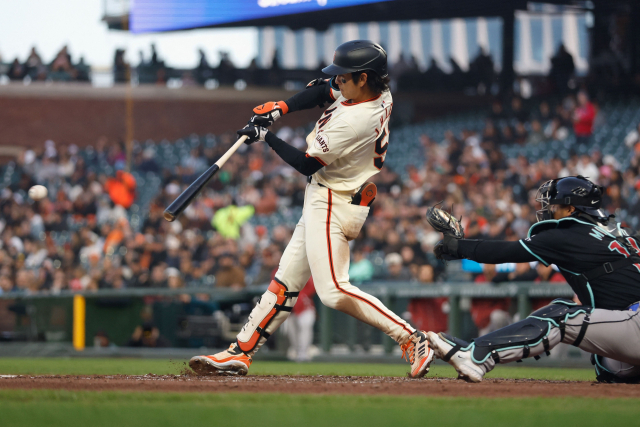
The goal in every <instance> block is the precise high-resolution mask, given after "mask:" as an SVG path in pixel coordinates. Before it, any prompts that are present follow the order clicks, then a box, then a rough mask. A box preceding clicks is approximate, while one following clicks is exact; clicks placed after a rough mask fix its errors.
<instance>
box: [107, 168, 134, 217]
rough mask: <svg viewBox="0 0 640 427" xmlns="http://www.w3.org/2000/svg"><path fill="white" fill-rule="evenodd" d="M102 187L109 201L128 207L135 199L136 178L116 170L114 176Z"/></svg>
mask: <svg viewBox="0 0 640 427" xmlns="http://www.w3.org/2000/svg"><path fill="white" fill-rule="evenodd" d="M104 188H105V190H106V191H107V193H109V197H111V201H112V202H113V203H114V204H115V205H119V206H122V207H123V208H125V209H129V208H130V207H131V205H132V204H133V202H134V200H135V199H136V179H135V178H134V177H133V175H131V174H130V173H128V172H124V171H121V170H119V171H116V176H115V177H114V178H109V179H108V180H107V182H106V183H105V185H104Z"/></svg>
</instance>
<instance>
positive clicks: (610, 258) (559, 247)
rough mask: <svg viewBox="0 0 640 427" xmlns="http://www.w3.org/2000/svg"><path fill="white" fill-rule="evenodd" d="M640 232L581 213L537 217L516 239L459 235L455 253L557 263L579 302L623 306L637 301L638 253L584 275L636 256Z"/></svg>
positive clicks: (479, 258) (639, 289)
mask: <svg viewBox="0 0 640 427" xmlns="http://www.w3.org/2000/svg"><path fill="white" fill-rule="evenodd" d="M639 243H640V236H638V235H636V234H635V233H634V232H633V231H631V230H628V229H623V228H621V227H620V226H619V224H617V223H616V222H614V221H610V222H609V224H607V225H606V226H605V225H602V224H595V223H592V222H589V221H586V220H584V219H581V218H574V217H568V218H563V219H560V220H549V221H541V222H538V223H536V224H534V225H533V226H532V227H531V229H530V230H529V234H528V236H527V238H526V239H523V240H520V241H517V242H507V241H495V240H493V241H492V240H464V239H463V240H460V241H459V245H458V253H459V254H460V255H461V256H462V257H464V258H468V259H472V260H474V261H477V262H482V263H488V264H500V263H505V262H531V261H539V262H541V263H543V264H544V265H551V264H555V265H556V266H557V267H558V268H559V269H560V272H561V273H562V275H563V276H564V277H565V279H566V280H567V283H568V284H569V285H570V286H571V288H572V289H573V291H574V292H575V293H576V294H577V295H578V298H580V301H581V302H582V304H583V305H587V306H591V307H594V308H603V309H607V310H624V309H626V308H627V307H628V306H629V305H631V304H633V303H634V302H636V301H640V258H638V261H639V262H638V264H628V265H626V266H624V267H622V268H615V269H614V271H612V272H611V273H608V274H602V275H600V276H599V277H597V278H595V279H593V280H587V279H586V278H585V277H584V276H583V275H584V274H587V275H589V274H588V273H590V272H592V271H594V269H598V268H602V267H603V265H604V264H606V263H609V264H611V263H615V262H617V261H620V260H623V259H625V258H629V257H633V258H634V259H635V258H636V257H638V255H637V252H638V249H639V246H638V244H639Z"/></svg>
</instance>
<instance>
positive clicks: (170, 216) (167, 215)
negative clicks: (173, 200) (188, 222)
mask: <svg viewBox="0 0 640 427" xmlns="http://www.w3.org/2000/svg"><path fill="white" fill-rule="evenodd" d="M164 219H166V220H167V221H169V222H173V221H175V219H176V216H175V215H174V214H172V213H171V212H168V211H164Z"/></svg>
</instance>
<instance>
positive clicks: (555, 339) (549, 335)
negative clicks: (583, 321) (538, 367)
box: [472, 299, 592, 363]
mask: <svg viewBox="0 0 640 427" xmlns="http://www.w3.org/2000/svg"><path fill="white" fill-rule="evenodd" d="M591 310H592V309H591V308H590V307H584V306H580V305H577V304H576V303H574V302H573V301H570V300H564V299H557V300H554V301H553V302H552V303H551V304H550V305H548V306H545V307H542V308H540V309H539V310H536V311H534V312H533V313H531V315H529V317H527V318H526V319H524V320H521V321H520V322H516V323H514V324H512V325H509V326H507V327H504V328H502V329H498V330H497V331H494V332H491V333H490V334H487V335H484V336H481V337H479V338H476V339H475V340H474V342H473V344H472V345H473V359H474V361H475V362H476V363H484V362H485V361H487V359H489V357H491V358H492V359H493V361H494V362H495V363H507V362H512V361H517V360H520V359H524V358H527V357H535V358H536V359H539V358H540V357H539V355H540V354H542V353H543V352H545V353H547V354H549V350H551V348H553V347H555V346H556V345H558V344H559V343H560V342H562V341H563V339H564V333H565V325H566V322H567V320H568V319H571V318H573V317H575V316H577V315H579V314H586V315H588V314H589V313H590V312H591ZM584 329H585V330H586V328H584ZM581 335H582V336H584V333H581ZM578 340H582V338H581V337H578V339H577V340H576V342H577V341H578ZM576 342H574V343H573V345H577V344H579V342H578V343H577V344H576Z"/></svg>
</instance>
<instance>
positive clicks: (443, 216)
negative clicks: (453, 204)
mask: <svg viewBox="0 0 640 427" xmlns="http://www.w3.org/2000/svg"><path fill="white" fill-rule="evenodd" d="M438 204H439V203H438ZM436 206H438V205H436ZM436 206H433V207H430V208H429V209H427V221H429V224H431V226H432V227H433V229H434V230H436V231H439V232H440V233H443V234H444V235H446V236H453V237H455V238H456V239H462V238H464V228H462V224H460V221H459V220H457V219H456V218H454V216H453V215H451V214H450V213H449V212H446V211H443V210H442V209H439V208H437V207H436ZM452 210H453V209H452ZM460 219H462V218H460Z"/></svg>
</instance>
